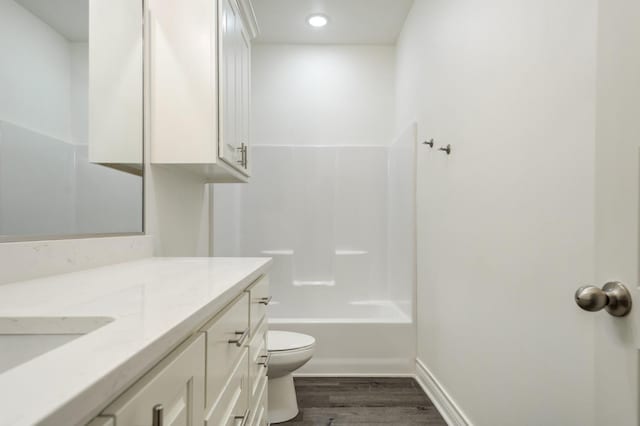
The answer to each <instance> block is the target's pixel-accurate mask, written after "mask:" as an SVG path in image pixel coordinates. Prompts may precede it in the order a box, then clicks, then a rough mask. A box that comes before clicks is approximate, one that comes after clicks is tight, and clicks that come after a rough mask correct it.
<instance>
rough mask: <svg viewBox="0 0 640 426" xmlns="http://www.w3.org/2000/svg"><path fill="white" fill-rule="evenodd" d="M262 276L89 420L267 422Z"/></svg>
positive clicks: (213, 424) (97, 425)
mask: <svg viewBox="0 0 640 426" xmlns="http://www.w3.org/2000/svg"><path fill="white" fill-rule="evenodd" d="M268 286H269V280H268V277H267V276H266V275H263V276H261V277H260V278H258V279H257V280H255V281H254V282H253V283H252V284H251V285H250V286H249V287H248V288H246V289H244V291H242V293H241V294H240V295H238V296H237V297H236V298H235V299H234V300H233V301H232V302H230V303H229V304H228V305H227V306H226V307H224V308H223V309H222V310H221V311H220V312H218V313H217V314H216V315H214V316H213V317H212V318H211V319H209V320H208V321H207V322H206V323H205V324H204V325H203V326H201V327H199V328H198V329H197V330H194V331H193V333H192V334H191V337H187V336H185V338H186V339H187V340H186V341H185V342H184V343H182V344H181V345H180V346H179V347H178V348H177V349H174V350H173V351H172V352H171V353H170V354H169V355H168V356H167V357H165V358H164V359H163V360H162V361H161V362H160V363H159V364H157V365H156V366H155V367H154V368H153V369H152V370H151V371H149V372H148V373H146V374H145V375H144V376H143V377H142V378H141V379H139V380H138V381H137V382H136V383H135V384H134V385H133V386H132V387H131V388H129V389H128V390H127V391H126V392H125V393H124V394H122V395H121V396H120V397H118V398H117V399H116V401H114V402H113V403H111V404H110V405H109V406H108V407H107V408H106V409H105V410H103V412H102V414H101V415H100V416H99V417H97V418H96V419H94V420H93V421H92V422H91V423H89V425H88V426H138V425H152V426H158V425H164V426H169V425H170V426H195V425H198V426H202V425H206V426H222V425H225V426H226V425H230V426H236V425H240V424H242V425H246V426H249V425H251V426H253V425H260V426H266V425H268V419H267V401H268V400H267V367H268V357H267V351H266V348H267V346H266V338H267V319H266V310H265V307H266V304H267V303H268V300H269V296H268V292H269V287H268Z"/></svg>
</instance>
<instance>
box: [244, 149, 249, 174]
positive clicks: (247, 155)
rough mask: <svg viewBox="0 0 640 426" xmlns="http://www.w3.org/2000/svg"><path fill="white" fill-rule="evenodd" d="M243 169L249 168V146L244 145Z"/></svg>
mask: <svg viewBox="0 0 640 426" xmlns="http://www.w3.org/2000/svg"><path fill="white" fill-rule="evenodd" d="M244 168H245V169H248V168H249V145H247V144H244Z"/></svg>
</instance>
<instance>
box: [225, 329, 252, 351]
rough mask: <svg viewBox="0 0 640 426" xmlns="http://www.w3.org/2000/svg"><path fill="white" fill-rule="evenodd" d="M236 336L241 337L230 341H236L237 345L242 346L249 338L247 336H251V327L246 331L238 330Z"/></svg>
mask: <svg viewBox="0 0 640 426" xmlns="http://www.w3.org/2000/svg"><path fill="white" fill-rule="evenodd" d="M236 336H240V337H238V338H237V339H231V340H229V343H234V344H235V345H236V346H237V347H240V346H242V345H243V344H244V341H245V340H247V337H249V327H247V328H246V329H245V330H244V331H236Z"/></svg>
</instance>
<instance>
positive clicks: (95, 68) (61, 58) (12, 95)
mask: <svg viewBox="0 0 640 426" xmlns="http://www.w3.org/2000/svg"><path fill="white" fill-rule="evenodd" d="M142 13H143V7H142V3H141V2H136V1H135V0H134V1H131V0H0V241H19V240H28V239H45V238H60V237H72V236H73V237H77V236H89V235H103V234H135V233H141V232H143V39H142V35H143V27H142V22H143V21H142Z"/></svg>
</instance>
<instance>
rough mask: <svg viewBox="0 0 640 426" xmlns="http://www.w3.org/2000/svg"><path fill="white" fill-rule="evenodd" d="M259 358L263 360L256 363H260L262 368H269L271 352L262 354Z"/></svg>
mask: <svg viewBox="0 0 640 426" xmlns="http://www.w3.org/2000/svg"><path fill="white" fill-rule="evenodd" d="M260 358H262V359H264V361H263V362H259V363H258V365H261V366H263V367H264V368H269V362H271V354H267V355H262V356H261V357H260Z"/></svg>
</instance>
